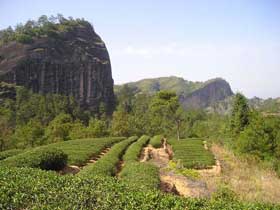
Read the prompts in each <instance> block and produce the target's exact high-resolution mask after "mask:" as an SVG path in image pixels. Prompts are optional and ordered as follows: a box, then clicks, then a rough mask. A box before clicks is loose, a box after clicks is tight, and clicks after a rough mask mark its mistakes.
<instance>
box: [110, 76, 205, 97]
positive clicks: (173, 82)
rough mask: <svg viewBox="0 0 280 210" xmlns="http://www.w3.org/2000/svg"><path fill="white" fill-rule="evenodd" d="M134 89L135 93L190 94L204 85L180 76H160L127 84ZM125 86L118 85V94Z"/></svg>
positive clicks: (116, 87)
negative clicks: (163, 92) (169, 92)
mask: <svg viewBox="0 0 280 210" xmlns="http://www.w3.org/2000/svg"><path fill="white" fill-rule="evenodd" d="M125 85H127V86H128V87H129V88H131V89H132V90H133V93H134V94H135V93H145V94H148V95H152V94H156V93H157V92H158V91H162V90H163V91H166V90H167V91H172V92H175V93H176V94H177V95H179V94H185V95H187V94H189V93H191V92H193V91H194V90H196V89H198V88H200V87H202V85H203V83H202V82H192V81H187V80H184V79H183V78H180V77H175V76H172V77H160V78H154V79H143V80H140V81H138V82H131V83H127V84H125ZM123 87H124V86H120V85H116V86H115V92H116V94H117V95H118V94H119V92H120V91H121V89H122V88H123Z"/></svg>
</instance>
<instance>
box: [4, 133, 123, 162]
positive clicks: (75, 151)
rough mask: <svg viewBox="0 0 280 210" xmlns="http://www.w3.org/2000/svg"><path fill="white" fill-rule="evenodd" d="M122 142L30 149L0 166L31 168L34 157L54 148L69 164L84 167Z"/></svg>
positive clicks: (100, 140) (78, 142) (97, 141)
mask: <svg viewBox="0 0 280 210" xmlns="http://www.w3.org/2000/svg"><path fill="white" fill-rule="evenodd" d="M121 140H124V138H122V137H108V138H95V139H79V140H70V141H65V142H58V143H54V144H49V145H46V146H40V147H36V148H34V149H29V150H27V151H25V152H23V153H20V154H18V155H15V156H12V157H9V158H6V159H5V160H3V161H0V165H6V166H16V167H22V166H30V164H29V162H32V161H33V158H34V156H38V155H39V154H41V153H42V151H45V150H48V149H52V148H57V149H60V150H62V151H63V152H64V153H66V154H67V155H68V164H75V165H83V164H84V163H86V162H87V160H88V159H89V158H90V157H92V156H95V155H98V154H99V153H100V152H101V151H102V149H104V148H105V147H109V146H111V145H113V144H114V143H117V142H119V141H121Z"/></svg>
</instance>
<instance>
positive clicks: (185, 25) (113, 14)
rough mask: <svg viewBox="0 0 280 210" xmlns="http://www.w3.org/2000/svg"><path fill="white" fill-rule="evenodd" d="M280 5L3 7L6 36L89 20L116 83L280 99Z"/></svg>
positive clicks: (86, 0) (36, 3)
mask: <svg viewBox="0 0 280 210" xmlns="http://www.w3.org/2000/svg"><path fill="white" fill-rule="evenodd" d="M279 11H280V1H278V0H189V1H188V0H184V1H183V0H173V1H171V0H141V1H136V0H134V1H133V0H118V1H113V0H111V1H109V0H99V1H96V0H80V1H74V0H72V1H71V0H48V1H45V0H44V1H41V0H33V1H32V0H0V29H3V28H6V27H8V26H9V25H11V26H15V25H16V24H17V23H19V22H25V21H27V20H28V19H36V18H38V17H39V16H40V15H42V14H46V15H52V14H53V15H55V14H57V13H61V14H63V15H64V16H66V17H68V16H72V17H75V18H78V17H84V18H85V19H87V20H88V21H90V22H91V23H92V24H93V26H94V28H95V30H96V32H97V33H98V34H99V35H100V36H101V37H102V38H103V40H104V41H105V43H106V45H107V48H108V50H109V53H110V57H111V63H112V71H113V77H114V80H115V83H117V84H119V83H124V82H128V81H135V80H139V79H142V78H149V77H159V76H170V75H176V76H181V77H184V78H185V79H187V80H194V81H204V80H208V79H210V78H213V77H223V78H225V79H226V80H228V81H229V82H230V84H231V86H232V88H233V90H234V91H240V92H242V93H244V94H245V95H246V96H248V97H253V96H259V97H263V98H268V97H279V96H280V12H279Z"/></svg>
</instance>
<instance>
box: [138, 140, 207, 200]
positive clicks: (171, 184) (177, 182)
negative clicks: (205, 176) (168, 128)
mask: <svg viewBox="0 0 280 210" xmlns="http://www.w3.org/2000/svg"><path fill="white" fill-rule="evenodd" d="M171 157H172V148H171V147H170V145H168V144H167V143H166V140H165V141H164V143H163V145H162V147H161V148H158V149H156V148H153V147H152V146H151V145H148V146H147V147H145V148H144V149H143V151H142V156H141V159H140V161H141V162H145V161H149V162H151V163H153V164H154V165H156V166H157V167H159V171H160V173H159V175H160V180H161V190H162V191H164V192H171V193H174V194H177V195H181V196H185V197H208V196H209V192H208V189H207V185H206V183H205V182H204V181H197V180H192V179H190V178H187V177H185V176H183V175H180V174H175V173H174V172H172V171H167V170H166V168H167V167H168V162H169V160H170V159H171Z"/></svg>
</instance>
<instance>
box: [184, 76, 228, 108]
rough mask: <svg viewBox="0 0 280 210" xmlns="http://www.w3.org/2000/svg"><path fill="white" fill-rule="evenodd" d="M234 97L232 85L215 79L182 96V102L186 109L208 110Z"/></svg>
mask: <svg viewBox="0 0 280 210" xmlns="http://www.w3.org/2000/svg"><path fill="white" fill-rule="evenodd" d="M231 95H233V92H232V90H231V88H230V85H229V84H228V83H227V82H226V81H225V80H223V79H214V80H211V81H208V82H206V83H205V85H204V86H202V87H201V88H199V89H197V90H195V91H194V92H192V93H191V94H189V95H187V96H181V97H180V101H181V102H182V105H183V106H184V108H185V109H198V108H206V107H209V106H211V105H214V104H215V103H216V102H218V101H222V100H224V99H226V98H227V97H229V96H231Z"/></svg>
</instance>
